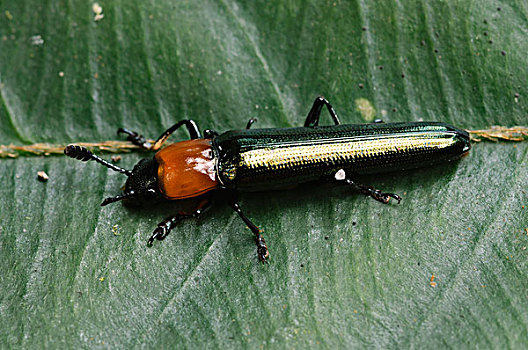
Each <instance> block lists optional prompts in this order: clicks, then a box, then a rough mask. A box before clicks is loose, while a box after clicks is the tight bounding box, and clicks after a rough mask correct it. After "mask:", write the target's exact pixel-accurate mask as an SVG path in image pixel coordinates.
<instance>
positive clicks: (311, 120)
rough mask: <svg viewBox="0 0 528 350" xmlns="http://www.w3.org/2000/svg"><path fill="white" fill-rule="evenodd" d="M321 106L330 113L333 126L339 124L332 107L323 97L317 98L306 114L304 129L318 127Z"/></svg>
mask: <svg viewBox="0 0 528 350" xmlns="http://www.w3.org/2000/svg"><path fill="white" fill-rule="evenodd" d="M323 106H326V109H328V112H329V113H330V116H331V117H332V119H333V121H334V124H335V125H339V124H341V123H340V122H339V118H338V117H337V113H336V111H335V110H334V107H332V105H331V104H330V102H328V101H327V100H326V99H325V98H324V97H323V96H319V97H317V98H316V99H315V101H314V103H313V106H312V109H310V112H308V116H307V117H306V120H305V121H304V126H305V127H313V126H317V125H319V118H320V116H321V110H322V109H323Z"/></svg>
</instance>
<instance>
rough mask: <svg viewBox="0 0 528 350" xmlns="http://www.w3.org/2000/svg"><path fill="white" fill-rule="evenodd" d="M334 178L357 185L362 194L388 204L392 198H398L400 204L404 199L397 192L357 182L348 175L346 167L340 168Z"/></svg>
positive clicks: (353, 185)
mask: <svg viewBox="0 0 528 350" xmlns="http://www.w3.org/2000/svg"><path fill="white" fill-rule="evenodd" d="M334 179H335V180H336V181H338V182H344V183H346V184H347V185H350V186H352V187H355V188H356V189H357V190H359V192H361V193H362V194H364V195H366V196H370V197H372V198H374V199H375V200H377V201H378V202H381V203H383V204H388V203H389V201H390V199H391V198H393V199H395V200H397V201H398V204H400V201H401V200H402V198H401V197H400V196H398V195H397V194H394V193H386V192H382V191H380V190H378V189H375V188H373V187H371V186H365V185H361V184H358V183H355V182H354V181H353V180H352V179H350V178H348V177H347V175H346V172H345V170H344V169H340V170H339V171H337V172H336V173H335V175H334Z"/></svg>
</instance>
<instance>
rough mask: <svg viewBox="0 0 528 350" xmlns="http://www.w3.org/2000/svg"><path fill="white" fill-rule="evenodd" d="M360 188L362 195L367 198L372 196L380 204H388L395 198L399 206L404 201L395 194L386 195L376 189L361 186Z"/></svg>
mask: <svg viewBox="0 0 528 350" xmlns="http://www.w3.org/2000/svg"><path fill="white" fill-rule="evenodd" d="M359 186H360V190H361V193H363V194H364V195H367V196H371V197H372V198H374V199H375V200H377V201H378V202H381V203H384V204H388V203H389V201H390V199H391V198H394V199H395V200H397V201H398V204H400V201H401V200H402V198H401V197H400V196H398V195H397V194H394V193H385V192H382V191H380V190H377V189H375V188H372V187H370V186H369V187H366V186H362V185H359Z"/></svg>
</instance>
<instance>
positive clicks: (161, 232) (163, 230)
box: [147, 200, 210, 246]
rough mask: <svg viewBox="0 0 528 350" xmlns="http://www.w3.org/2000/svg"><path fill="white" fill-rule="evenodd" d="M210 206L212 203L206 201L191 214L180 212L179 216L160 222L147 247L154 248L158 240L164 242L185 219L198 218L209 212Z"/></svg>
mask: <svg viewBox="0 0 528 350" xmlns="http://www.w3.org/2000/svg"><path fill="white" fill-rule="evenodd" d="M209 206H210V202H209V201H208V200H204V201H202V202H201V203H200V204H199V205H198V208H196V209H195V210H194V211H193V212H191V213H186V212H180V213H178V214H176V215H174V216H171V217H169V218H167V219H165V220H163V221H162V222H160V223H159V224H158V227H156V229H155V230H154V232H153V233H152V235H151V236H150V238H149V239H148V242H147V245H148V246H152V243H153V242H154V240H155V239H157V240H158V241H162V240H164V239H165V237H167V236H168V235H169V233H170V231H171V230H172V229H173V228H174V227H175V226H176V225H177V224H179V223H180V221H182V220H185V219H191V218H197V217H198V216H200V215H201V214H202V213H203V212H204V211H205V210H207V209H208V208H209Z"/></svg>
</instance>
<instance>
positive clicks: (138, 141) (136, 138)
mask: <svg viewBox="0 0 528 350" xmlns="http://www.w3.org/2000/svg"><path fill="white" fill-rule="evenodd" d="M182 125H185V127H187V131H189V135H190V136H191V140H194V139H198V138H200V137H201V134H200V130H199V129H198V126H197V125H196V123H195V122H194V120H191V119H185V120H180V121H179V122H177V123H176V124H174V125H173V126H171V127H170V128H168V129H167V130H165V131H164V132H163V134H161V135H160V137H158V139H157V140H156V141H155V142H154V143H153V144H152V143H150V142H149V141H148V140H147V139H146V138H145V137H144V136H143V135H140V134H139V133H137V132H135V131H131V130H128V129H125V128H119V129H117V134H118V135H119V134H126V135H128V136H127V140H128V141H130V142H132V143H133V144H134V145H137V146H140V147H142V148H144V149H148V150H151V151H157V150H158V149H160V147H161V146H162V145H163V143H164V142H165V141H166V140H167V138H168V137H169V136H170V135H172V133H174V132H175V131H176V130H177V129H178V128H180V127H181V126H182Z"/></svg>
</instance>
